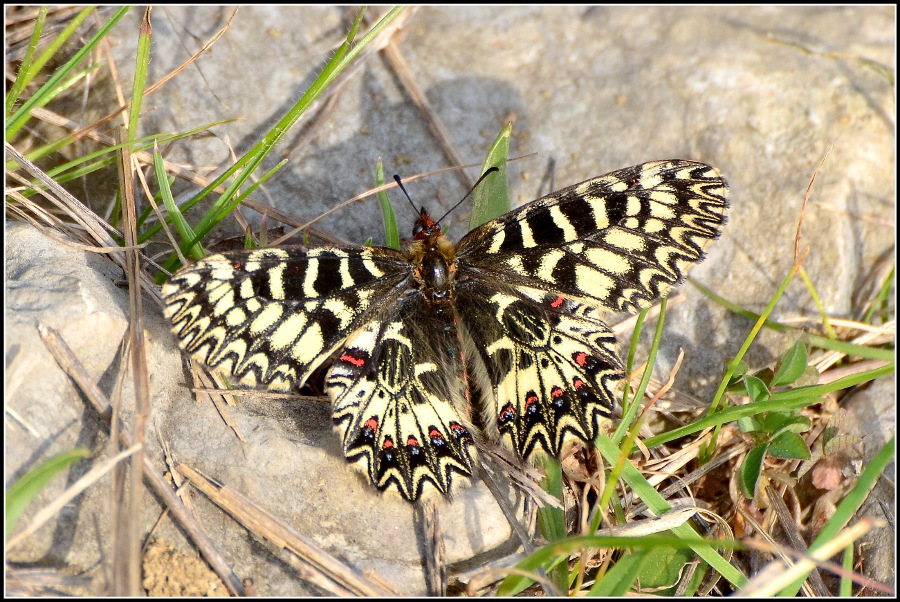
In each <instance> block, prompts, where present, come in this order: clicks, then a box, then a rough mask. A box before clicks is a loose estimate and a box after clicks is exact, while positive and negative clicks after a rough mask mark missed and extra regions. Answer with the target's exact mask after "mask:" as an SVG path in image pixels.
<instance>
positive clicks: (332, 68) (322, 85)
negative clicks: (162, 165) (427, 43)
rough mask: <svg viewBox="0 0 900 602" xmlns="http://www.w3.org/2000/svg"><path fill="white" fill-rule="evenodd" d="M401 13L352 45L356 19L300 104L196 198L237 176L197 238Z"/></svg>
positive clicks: (172, 265) (205, 219)
mask: <svg viewBox="0 0 900 602" xmlns="http://www.w3.org/2000/svg"><path fill="white" fill-rule="evenodd" d="M402 10H403V7H395V8H393V9H391V10H390V11H388V12H387V13H386V14H385V15H384V16H383V17H382V18H381V20H379V21H378V23H376V24H375V25H374V26H373V27H372V28H371V29H370V30H369V31H368V32H367V33H366V35H365V36H363V38H362V39H361V40H359V42H357V43H356V44H354V43H353V41H354V38H353V36H354V35H355V32H356V30H357V28H358V22H359V21H360V20H361V14H360V15H358V16H357V21H356V22H354V26H353V27H352V28H351V30H350V32H349V33H348V35H347V39H346V40H345V41H344V43H343V44H342V45H341V47H340V48H339V49H338V51H337V52H336V53H335V55H334V56H333V57H332V58H331V60H329V61H328V63H327V64H326V65H325V68H324V69H323V70H322V72H321V73H320V74H319V76H318V77H317V78H316V79H315V81H313V83H312V84H311V85H310V87H309V88H308V89H307V90H306V92H305V93H304V94H303V96H301V98H300V100H298V101H297V103H296V104H294V106H293V107H291V109H290V110H289V111H288V112H287V113H286V114H285V116H284V117H282V118H281V119H280V120H279V121H278V123H277V124H276V125H275V126H274V127H273V128H272V129H271V130H270V131H269V132H268V133H266V135H265V136H263V138H262V139H261V140H260V141H259V142H258V143H257V144H256V145H255V146H254V147H253V148H252V149H250V150H249V151H248V152H247V153H245V154H244V156H243V157H241V158H240V159H239V160H238V161H237V162H236V163H235V164H234V165H232V166H231V167H230V168H229V169H228V170H226V171H225V173H223V174H222V175H221V176H219V177H218V178H216V179H215V180H214V181H213V182H211V183H210V184H209V185H208V186H207V187H206V188H204V189H203V191H201V193H200V194H199V195H197V197H198V199H199V198H203V197H204V196H206V195H207V194H209V193H210V192H211V191H212V190H214V189H215V188H216V187H218V186H219V185H220V184H221V183H223V182H224V181H225V180H227V179H228V178H230V177H231V176H232V175H233V174H237V175H235V177H234V180H233V181H232V182H231V183H230V184H229V185H228V187H227V188H226V190H225V192H224V193H223V194H222V195H221V196H220V197H219V198H218V199H217V200H216V202H215V203H214V204H213V207H212V208H211V209H210V211H209V212H208V213H206V215H204V216H203V217H202V218H201V219H200V221H199V222H198V223H197V225H196V226H195V227H194V231H195V232H196V233H197V236H199V237H201V238H202V237H204V236H206V235H207V234H209V232H211V231H212V229H213V228H215V226H216V225H217V224H218V223H219V222H220V221H222V220H223V219H224V218H225V217H226V216H227V215H228V214H229V213H231V211H233V210H234V209H235V208H236V207H237V205H238V201H237V199H236V197H237V196H238V192H237V191H238V190H240V188H241V186H243V185H244V182H245V181H246V180H247V179H248V178H249V177H250V175H251V174H252V173H253V172H254V170H255V169H256V168H257V166H258V165H259V164H260V163H261V162H262V161H263V159H265V157H266V156H267V155H268V154H269V153H270V152H271V151H272V149H273V148H275V146H276V145H277V144H278V142H279V141H280V140H281V139H282V138H283V137H284V136H285V135H287V133H288V131H289V130H290V128H291V127H292V126H293V125H294V123H296V122H297V120H298V119H300V117H301V116H302V115H303V114H304V112H305V111H306V110H307V109H308V108H309V106H310V105H311V104H312V103H313V101H315V100H316V98H318V97H319V96H320V95H321V94H322V92H323V91H324V90H325V89H326V88H327V86H328V85H329V84H331V82H332V81H334V78H335V77H337V75H338V74H339V73H340V72H341V71H343V70H344V69H345V68H346V67H347V66H348V65H349V64H350V63H351V62H352V61H353V59H354V58H356V56H357V55H358V54H359V53H360V51H361V50H362V49H363V48H364V47H366V46H367V45H368V44H370V43H371V42H372V41H373V40H374V39H375V37H376V36H378V34H379V33H381V31H382V30H383V29H384V28H385V27H387V25H388V24H389V23H390V22H391V21H392V20H393V19H394V18H396V17H397V15H398V14H399V13H400V12H401V11H402ZM177 265H178V260H177V257H173V258H171V259H170V260H169V261H168V262H166V265H165V267H166V269H168V270H169V271H174V270H175V269H176V267H177Z"/></svg>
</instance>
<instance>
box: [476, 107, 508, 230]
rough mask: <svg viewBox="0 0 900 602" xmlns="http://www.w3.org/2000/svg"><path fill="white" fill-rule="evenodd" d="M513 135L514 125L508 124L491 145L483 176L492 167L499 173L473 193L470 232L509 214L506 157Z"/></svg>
mask: <svg viewBox="0 0 900 602" xmlns="http://www.w3.org/2000/svg"><path fill="white" fill-rule="evenodd" d="M510 135H512V123H507V124H506V126H504V128H503V129H502V130H501V131H500V134H499V135H498V136H497V138H496V140H494V144H493V145H491V150H490V151H488V156H487V159H485V161H484V167H483V168H482V170H481V173H482V174H483V173H484V172H486V171H487V170H489V169H490V168H492V167H496V168H497V172H496V173H493V174H491V175H489V176H488V177H486V178H485V179H484V181H483V182H482V183H481V184H479V185H478V187H477V188H476V189H475V192H473V193H472V214H471V215H470V216H469V230H474V229H475V228H477V227H478V226H480V225H481V224H483V223H485V222H488V221H490V220H492V219H494V218H496V217H500V216H501V215H503V214H504V213H508V212H509V208H510V202H509V181H508V180H507V179H506V157H507V155H508V154H509V137H510Z"/></svg>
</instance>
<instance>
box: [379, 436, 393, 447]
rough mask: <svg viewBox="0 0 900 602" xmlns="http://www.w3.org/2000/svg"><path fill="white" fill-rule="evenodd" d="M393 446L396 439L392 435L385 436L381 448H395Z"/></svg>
mask: <svg viewBox="0 0 900 602" xmlns="http://www.w3.org/2000/svg"><path fill="white" fill-rule="evenodd" d="M393 447H394V440H393V439H391V438H390V437H385V438H384V443H382V444H381V449H393Z"/></svg>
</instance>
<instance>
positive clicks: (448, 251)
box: [406, 207, 456, 303]
mask: <svg viewBox="0 0 900 602" xmlns="http://www.w3.org/2000/svg"><path fill="white" fill-rule="evenodd" d="M406 254H407V258H408V259H409V262H410V263H411V264H412V266H413V278H414V280H415V283H416V285H417V287H418V288H419V290H420V291H421V292H422V295H423V296H425V298H426V299H428V300H429V301H431V302H433V303H441V302H446V301H450V300H451V299H452V298H453V283H454V280H455V277H456V245H455V244H453V243H452V242H451V241H450V240H449V239H448V238H447V237H446V236H444V234H443V232H441V226H440V224H438V223H437V222H436V221H434V220H433V219H432V218H431V216H430V215H428V212H427V211H425V208H424V207H423V208H422V209H421V210H420V211H419V218H418V219H417V220H416V224H415V226H414V227H413V240H412V241H411V242H410V243H409V244H408V245H407V247H406Z"/></svg>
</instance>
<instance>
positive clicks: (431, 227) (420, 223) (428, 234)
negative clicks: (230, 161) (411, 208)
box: [413, 207, 441, 240]
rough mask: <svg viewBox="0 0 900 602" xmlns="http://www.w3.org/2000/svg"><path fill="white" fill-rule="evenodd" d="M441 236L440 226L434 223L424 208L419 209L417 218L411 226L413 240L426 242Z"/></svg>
mask: <svg viewBox="0 0 900 602" xmlns="http://www.w3.org/2000/svg"><path fill="white" fill-rule="evenodd" d="M440 234H441V225H440V224H439V223H437V222H436V221H434V219H432V217H431V216H430V215H429V214H428V212H427V211H426V210H425V207H422V208H421V209H419V218H418V219H417V220H416V223H415V225H414V226H413V239H415V240H426V239H428V238H433V237H435V236H439V235H440Z"/></svg>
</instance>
